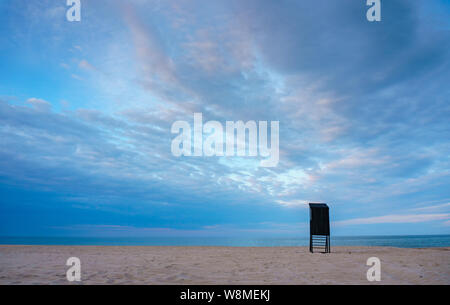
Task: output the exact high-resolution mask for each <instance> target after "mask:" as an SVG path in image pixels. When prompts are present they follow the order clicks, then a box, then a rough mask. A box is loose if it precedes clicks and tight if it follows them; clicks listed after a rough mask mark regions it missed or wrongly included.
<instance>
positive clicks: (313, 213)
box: [309, 203, 330, 253]
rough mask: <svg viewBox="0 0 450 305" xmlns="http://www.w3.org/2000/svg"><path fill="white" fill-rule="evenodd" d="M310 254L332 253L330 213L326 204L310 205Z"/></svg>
mask: <svg viewBox="0 0 450 305" xmlns="http://www.w3.org/2000/svg"><path fill="white" fill-rule="evenodd" d="M309 216H310V218H309V252H314V250H315V249H320V250H322V251H321V252H323V253H330V213H329V208H328V206H327V205H326V204H325V203H310V204H309Z"/></svg>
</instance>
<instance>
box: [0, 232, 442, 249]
mask: <svg viewBox="0 0 450 305" xmlns="http://www.w3.org/2000/svg"><path fill="white" fill-rule="evenodd" d="M0 244H1V245H79V246H83V245H89V246H94V245H95V246H230V247H294V246H307V245H308V244H309V236H308V237H11V236H0ZM331 246H386V247H399V248H428V247H450V235H407V236H331Z"/></svg>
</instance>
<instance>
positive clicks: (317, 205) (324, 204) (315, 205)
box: [309, 203, 328, 209]
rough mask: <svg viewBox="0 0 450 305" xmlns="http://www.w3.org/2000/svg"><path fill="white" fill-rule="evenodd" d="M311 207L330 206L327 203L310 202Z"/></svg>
mask: <svg viewBox="0 0 450 305" xmlns="http://www.w3.org/2000/svg"><path fill="white" fill-rule="evenodd" d="M309 207H310V208H313V209H314V208H328V206H327V204H326V203H310V204H309Z"/></svg>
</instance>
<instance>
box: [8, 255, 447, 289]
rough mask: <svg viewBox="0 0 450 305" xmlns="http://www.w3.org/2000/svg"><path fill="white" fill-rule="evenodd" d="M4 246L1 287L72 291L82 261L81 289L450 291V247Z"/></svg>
mask: <svg viewBox="0 0 450 305" xmlns="http://www.w3.org/2000/svg"><path fill="white" fill-rule="evenodd" d="M331 250H332V251H333V253H331V254H320V253H314V254H311V253H309V252H308V249H307V248H306V247H270V248H250V247H249V248H239V247H237V248H233V247H100V246H0V284H69V282H68V281H67V280H66V275H65V273H66V271H67V269H68V268H69V267H66V265H65V263H66V260H67V259H68V258H69V257H71V256H76V257H79V258H80V260H81V277H82V282H81V284H225V285H227V284H374V283H370V282H368V281H367V279H366V272H367V270H368V268H369V267H367V266H366V261H367V259H368V258H369V257H371V256H376V257H378V258H380V260H381V282H379V283H380V284H447V285H448V284H450V248H428V249H400V248H390V247H332V249H331Z"/></svg>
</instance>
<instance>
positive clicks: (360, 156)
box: [0, 0, 450, 237]
mask: <svg viewBox="0 0 450 305" xmlns="http://www.w3.org/2000/svg"><path fill="white" fill-rule="evenodd" d="M365 2H366V1H365V0H342V1H324V0H314V1H312V0H311V1H307V0H304V1H268V0H267V1H266V0H246V1H238V0H226V1H225V0H224V1H219V0H217V1H206V0H198V1H185V0H177V1H157V0H155V1H144V0H127V1H115V0H81V21H80V22H69V21H68V20H67V19H66V12H67V10H68V9H69V7H68V6H67V5H66V1H65V0H42V1H28V0H14V1H12V0H11V1H10V0H1V1H0V16H1V17H0V235H4V236H188V237H189V236H303V237H304V236H308V232H309V225H308V223H309V214H308V213H309V211H308V206H307V203H308V202H326V203H327V204H328V205H329V206H330V216H331V221H332V229H331V230H332V233H331V234H332V235H404V234H416V235H419V234H450V187H449V185H450V158H449V156H450V124H449V121H450V120H449V119H450V86H449V83H450V18H449V17H450V16H449V15H450V3H449V2H448V1H444V0H442V1H439V0H418V1H407V0H389V1H388V0H384V1H382V6H381V18H382V20H381V22H368V21H367V19H366V11H367V9H368V8H369V7H368V6H367V5H366V3H365ZM194 113H202V114H203V120H204V121H208V120H217V121H219V122H222V123H225V121H238V120H242V121H244V122H246V121H250V120H254V121H279V151H280V160H279V163H278V165H277V166H276V167H261V166H259V159H258V158H255V157H186V156H182V157H176V156H174V155H173V154H172V153H171V141H172V140H173V138H174V135H173V134H172V133H171V126H172V124H173V123H174V122H175V121H177V120H185V121H188V122H192V121H193V115H194Z"/></svg>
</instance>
